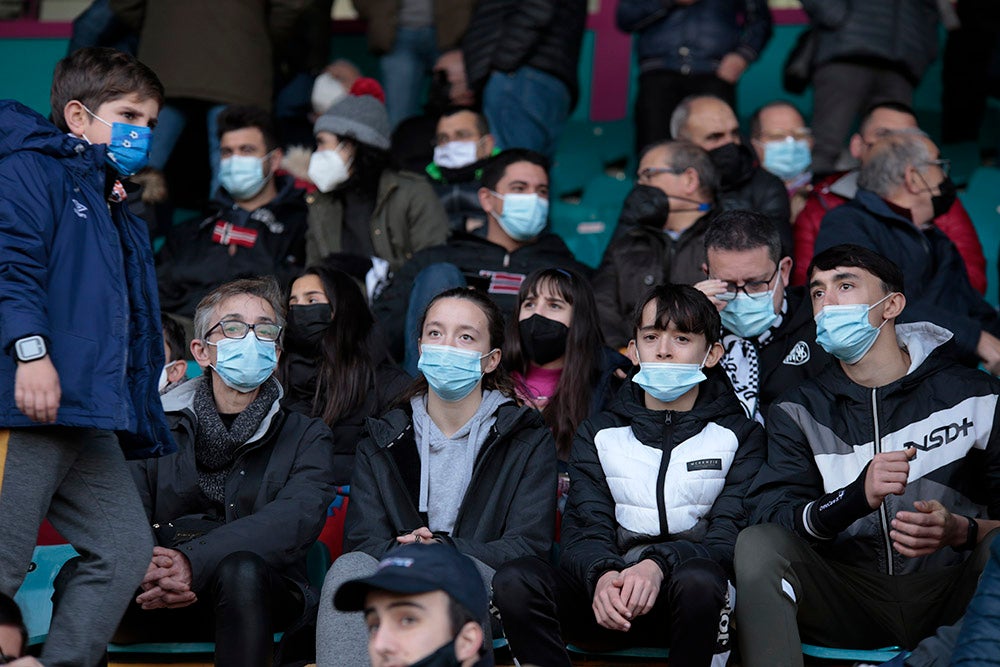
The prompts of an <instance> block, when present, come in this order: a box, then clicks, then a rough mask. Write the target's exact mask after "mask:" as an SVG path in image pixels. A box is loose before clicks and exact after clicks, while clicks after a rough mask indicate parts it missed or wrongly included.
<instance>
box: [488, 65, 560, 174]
mask: <svg viewBox="0 0 1000 667" xmlns="http://www.w3.org/2000/svg"><path fill="white" fill-rule="evenodd" d="M569 102H570V97H569V89H568V88H567V87H566V84H564V83H563V82H562V81H560V80H559V79H557V78H556V77H554V76H552V75H551V74H546V73H545V72H543V71H541V70H538V69H535V68H534V67H521V68H520V69H518V70H515V71H514V72H511V73H510V74H505V73H503V72H493V74H491V75H490V78H489V80H488V81H487V82H486V88H485V89H484V90H483V111H484V112H485V113H486V118H487V120H489V122H490V131H491V132H492V133H493V136H494V137H495V138H496V141H497V145H498V146H500V148H504V149H506V148H530V149H531V150H534V151H538V152H539V153H541V154H543V155H545V156H547V157H548V158H549V159H551V158H552V157H553V156H554V155H555V152H556V145H557V144H558V142H559V134H560V132H562V128H563V125H565V123H566V118H567V117H568V116H569V112H570V108H569Z"/></svg>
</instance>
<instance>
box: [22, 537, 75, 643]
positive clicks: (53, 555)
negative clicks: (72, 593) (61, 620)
mask: <svg viewBox="0 0 1000 667" xmlns="http://www.w3.org/2000/svg"><path fill="white" fill-rule="evenodd" d="M76 555H77V553H76V550H75V549H74V548H73V547H71V546H70V545H68V544H56V545H50V546H42V547H35V552H34V554H32V556H31V565H30V566H29V567H28V574H27V576H26V577H25V578H24V582H23V583H22V584H21V588H20V589H18V591H17V595H15V596H14V600H15V601H16V602H17V604H18V606H20V607H21V612H22V613H23V614H24V624H25V626H27V628H28V644H29V645H31V646H34V645H36V644H41V643H44V642H45V638H46V637H48V635H49V622H50V621H51V620H52V584H53V582H54V581H55V580H56V575H58V574H59V570H61V569H62V566H63V565H65V564H66V561H68V560H69V559H70V558H74V557H76Z"/></svg>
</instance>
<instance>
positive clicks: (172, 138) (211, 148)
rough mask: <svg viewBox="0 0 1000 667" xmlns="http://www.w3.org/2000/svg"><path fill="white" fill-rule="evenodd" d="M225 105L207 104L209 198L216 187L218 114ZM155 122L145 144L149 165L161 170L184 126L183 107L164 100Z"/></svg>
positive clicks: (185, 115) (185, 112)
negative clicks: (150, 136)
mask: <svg viewBox="0 0 1000 667" xmlns="http://www.w3.org/2000/svg"><path fill="white" fill-rule="evenodd" d="M225 108H226V105H225V104H215V105H212V106H210V107H208V112H207V113H208V115H207V120H208V160H209V164H210V165H211V167H212V183H211V186H210V188H209V191H208V196H209V198H211V197H212V196H213V195H215V192H216V190H218V189H219V160H220V157H219V155H220V148H219V114H220V113H222V110H223V109H225ZM158 120H159V122H158V123H157V125H156V129H155V130H153V140H152V142H151V143H150V145H149V166H150V167H152V168H153V169H158V170H160V171H163V169H164V168H165V167H166V166H167V161H168V160H169V159H170V154H171V153H173V151H174V146H176V145H177V140H178V139H180V136H181V132H183V131H184V126H185V125H187V111H186V108H185V107H180V106H175V105H172V104H170V103H167V104H165V105H164V106H163V108H162V109H160V117H159V119H158Z"/></svg>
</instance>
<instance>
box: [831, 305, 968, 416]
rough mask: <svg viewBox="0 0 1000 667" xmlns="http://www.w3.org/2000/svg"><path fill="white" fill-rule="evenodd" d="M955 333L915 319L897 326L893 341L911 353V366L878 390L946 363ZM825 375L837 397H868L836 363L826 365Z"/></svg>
mask: <svg viewBox="0 0 1000 667" xmlns="http://www.w3.org/2000/svg"><path fill="white" fill-rule="evenodd" d="M953 338H954V335H953V334H952V333H951V332H950V331H948V330H947V329H945V328H943V327H939V326H938V325H936V324H931V323H930V322H914V323H912V324H897V325H896V340H897V341H898V343H899V345H900V347H904V348H906V351H907V353H909V355H910V367H909V369H907V371H906V375H904V376H903V377H901V378H900V379H898V380H896V381H895V382H892V383H890V384H888V385H886V386H885V387H880V388H879V389H880V390H883V389H884V390H887V391H892V389H893V388H895V387H906V386H909V385H912V384H916V383H919V382H921V381H923V380H924V379H925V378H926V377H927V376H928V375H930V374H931V373H933V372H935V371H936V370H937V369H939V368H940V367H941V366H942V365H943V364H945V363H949V362H948V361H947V358H948V357H950V356H953V355H954V350H949V349H948V348H950V347H952V346H954V342H953V340H952V339H953ZM826 373H829V374H830V375H828V376H827V377H828V378H830V379H831V380H832V382H830V383H829V387H830V391H832V392H833V393H834V394H837V395H839V396H846V397H848V398H850V399H852V400H856V401H867V400H868V393H869V388H868V387H862V386H861V385H859V384H855V383H854V382H852V381H851V379H850V378H848V377H847V374H846V373H845V372H844V369H843V368H842V367H841V365H840V364H839V363H832V364H830V365H829V366H827V370H826Z"/></svg>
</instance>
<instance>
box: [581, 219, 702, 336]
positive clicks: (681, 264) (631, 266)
mask: <svg viewBox="0 0 1000 667" xmlns="http://www.w3.org/2000/svg"><path fill="white" fill-rule="evenodd" d="M713 215H714V214H713V213H712V212H709V213H706V214H705V215H704V216H702V217H701V218H699V219H698V220H697V221H696V222H695V223H694V224H693V225H691V226H690V227H688V228H687V229H685V230H684V231H683V232H681V235H680V238H678V239H677V240H676V241H674V240H673V239H671V238H670V237H669V236H667V234H666V233H665V232H664V231H663V230H662V229H660V228H658V227H652V226H640V225H636V226H634V227H630V228H629V229H628V230H627V231H625V232H624V233H622V235H621V236H620V237H619V238H617V239H615V240H614V241H612V242H611V245H609V246H608V249H607V250H605V251H604V257H603V259H602V260H601V266H600V267H599V268H598V269H597V273H596V274H595V275H594V280H593V284H594V297H595V298H596V299H597V313H598V316H599V317H600V318H601V331H602V332H603V334H604V342H605V343H606V344H607V345H609V346H611V347H613V348H615V349H619V348H621V347H624V346H625V345H626V344H627V343H628V341H629V340H630V339H631V338H632V311H633V310H635V305H636V302H637V301H638V300H639V299H641V298H642V296H643V295H644V294H645V293H646V291H647V290H648V289H649V288H650V287H652V286H653V285H658V284H660V283H662V282H666V281H669V282H672V283H678V284H682V285H693V284H694V283H696V282H698V281H701V280H704V279H705V272H704V271H702V270H701V265H702V264H703V263H704V262H705V231H706V230H707V228H708V224H709V222H710V221H711V219H712V217H713Z"/></svg>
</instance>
